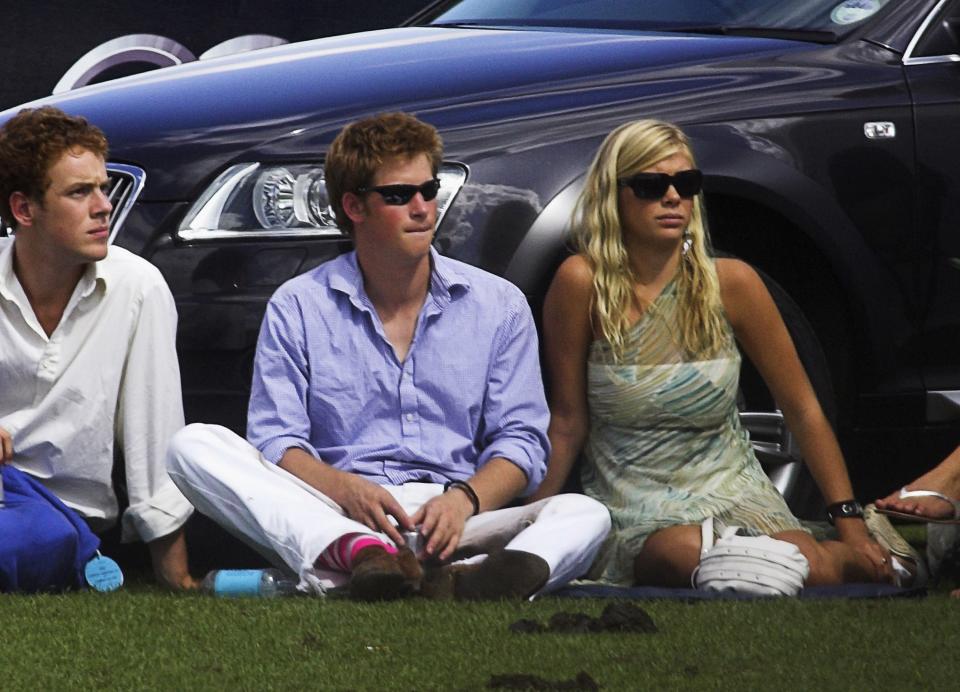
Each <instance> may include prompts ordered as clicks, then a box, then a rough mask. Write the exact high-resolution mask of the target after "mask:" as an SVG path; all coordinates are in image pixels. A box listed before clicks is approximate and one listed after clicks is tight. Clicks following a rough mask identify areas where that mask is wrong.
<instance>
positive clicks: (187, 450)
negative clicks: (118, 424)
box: [167, 424, 610, 593]
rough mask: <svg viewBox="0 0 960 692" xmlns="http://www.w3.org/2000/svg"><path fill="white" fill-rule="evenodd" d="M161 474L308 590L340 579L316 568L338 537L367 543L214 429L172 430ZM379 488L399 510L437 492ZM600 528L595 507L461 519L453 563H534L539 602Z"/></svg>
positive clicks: (332, 511)
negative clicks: (503, 553)
mask: <svg viewBox="0 0 960 692" xmlns="http://www.w3.org/2000/svg"><path fill="white" fill-rule="evenodd" d="M167 466H168V471H169V473H170V476H171V478H173V480H174V482H175V483H176V484H177V486H178V487H179V488H180V490H181V491H182V492H183V493H184V495H186V497H187V498H188V499H189V500H190V501H191V502H193V504H194V506H195V507H197V509H198V510H200V511H201V512H202V513H203V514H206V515H207V516H209V517H210V518H212V519H213V520H214V521H216V522H217V523H219V524H221V525H222V526H223V527H224V528H226V529H227V530H228V531H230V532H231V533H234V534H235V535H237V536H238V537H239V538H240V539H241V540H243V541H245V542H246V543H248V544H249V545H251V546H252V547H253V548H254V549H256V550H257V551H259V552H260V553H261V554H262V555H264V556H265V557H266V558H267V559H268V560H270V561H271V562H273V563H275V564H285V565H287V566H288V567H289V568H290V569H291V570H293V571H294V572H295V573H297V574H299V575H300V578H301V583H302V584H303V585H304V586H309V587H311V588H312V589H313V590H314V591H318V592H322V591H324V590H325V589H328V588H331V587H333V586H340V585H342V584H344V583H346V581H347V580H348V578H349V575H346V574H343V573H337V572H327V571H322V570H318V569H317V568H316V566H315V561H316V558H317V557H318V556H319V555H320V554H321V553H322V552H323V551H324V550H325V549H326V548H327V546H329V545H330V544H331V543H332V542H333V541H335V540H337V539H338V538H340V537H341V536H344V535H346V534H351V533H360V534H371V535H374V532H372V531H371V530H370V529H369V528H367V527H366V526H364V525H363V524H360V523H358V522H356V521H353V520H352V519H350V518H349V517H346V516H344V514H343V512H342V510H341V509H340V507H339V506H338V505H337V504H336V503H335V502H333V501H332V500H331V499H330V498H328V497H326V496H325V495H323V494H322V493H320V492H318V491H317V490H316V489H314V488H311V487H309V486H308V485H306V484H305V483H303V482H301V481H300V480H299V479H297V478H296V477H294V476H292V475H291V474H289V473H287V472H286V471H284V470H283V469H281V468H279V467H277V466H274V465H273V464H269V463H268V462H266V461H264V460H263V459H262V457H261V456H260V454H259V453H258V452H257V450H256V449H254V448H253V447H252V446H251V445H250V444H249V443H248V442H247V441H246V440H244V439H242V438H240V437H239V436H237V435H235V434H234V433H233V432H231V431H229V430H227V429H226V428H223V427H221V426H214V425H202V424H193V425H189V426H187V427H186V428H184V429H183V430H181V431H180V432H179V433H177V435H176V436H175V437H174V439H173V441H172V443H171V446H170V452H169V454H168V459H167ZM387 489H388V490H389V491H390V492H391V493H393V494H394V495H395V496H396V497H397V499H398V500H399V501H400V503H401V505H403V506H404V509H405V510H408V511H413V510H415V509H416V508H417V507H419V506H420V505H421V504H422V503H423V502H425V501H426V500H427V499H429V498H430V497H432V496H434V495H436V494H437V493H440V492H442V491H443V488H442V486H441V485H439V484H430V483H410V484H406V485H404V486H393V487H391V486H387ZM609 526H610V519H609V514H608V513H607V510H606V508H604V507H603V505H601V504H600V503H598V502H596V501H595V500H592V499H590V498H587V497H585V496H581V495H560V496H555V497H551V498H547V499H545V500H542V501H540V502H537V503H534V504H531V505H526V506H522V507H514V508H508V509H503V510H496V511H492V512H484V513H483V514H480V515H478V516H476V517H473V518H471V519H469V520H468V521H467V525H466V527H465V530H464V535H463V538H462V540H461V548H460V550H459V551H458V555H457V557H464V556H467V555H471V554H480V553H492V552H493V551H495V550H499V549H506V550H511V551H522V552H527V553H530V554H533V555H536V556H538V557H539V558H541V559H542V560H543V561H545V562H546V564H547V565H548V567H549V572H550V573H549V577H548V578H547V581H546V583H545V584H544V585H543V587H542V588H541V589H539V593H544V592H547V591H551V590H554V589H557V588H560V587H561V586H563V585H564V584H566V583H567V582H568V581H570V580H571V579H574V578H576V577H578V576H580V575H581V574H583V573H585V572H586V571H587V569H588V568H589V566H590V564H591V563H592V562H593V559H594V557H595V556H596V553H597V551H598V550H599V548H600V545H601V544H602V542H603V539H604V538H605V536H606V534H607V531H608V530H609ZM384 540H386V539H385V537H384Z"/></svg>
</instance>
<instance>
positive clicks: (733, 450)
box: [582, 280, 804, 584]
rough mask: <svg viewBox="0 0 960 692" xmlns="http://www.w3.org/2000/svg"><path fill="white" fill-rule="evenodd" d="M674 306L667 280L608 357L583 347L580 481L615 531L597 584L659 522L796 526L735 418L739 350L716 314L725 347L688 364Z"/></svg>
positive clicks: (620, 570) (624, 571)
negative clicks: (621, 353) (586, 417)
mask: <svg viewBox="0 0 960 692" xmlns="http://www.w3.org/2000/svg"><path fill="white" fill-rule="evenodd" d="M678 309H679V306H678V300H677V285H676V280H674V281H671V282H670V283H669V284H668V285H667V286H666V287H665V288H664V290H663V292H662V293H661V294H660V296H659V297H658V298H657V299H656V301H654V303H653V304H652V305H651V306H650V307H649V308H648V309H647V310H646V311H645V312H644V314H643V316H642V317H641V318H640V319H639V320H638V321H637V323H636V324H635V325H634V326H633V328H632V329H631V331H630V334H629V338H628V341H627V344H626V349H625V357H624V358H623V359H622V361H620V362H617V361H616V360H615V359H614V357H613V353H612V350H611V348H610V346H609V344H608V342H606V341H605V340H596V341H594V342H593V343H592V344H591V346H590V352H589V356H588V363H587V399H588V403H589V408H590V432H589V435H588V438H587V443H586V445H585V448H584V457H585V459H584V462H585V463H584V464H583V470H582V481H583V487H584V491H585V492H586V494H587V495H589V496H591V497H593V498H595V499H597V500H599V501H600V502H603V503H604V504H605V505H606V506H607V507H608V508H609V509H610V514H611V517H612V519H613V528H612V530H611V533H610V538H609V539H608V544H607V546H606V549H605V550H604V553H603V555H602V557H601V563H600V564H598V565H597V566H596V567H597V568H596V569H595V570H594V574H595V575H598V576H599V578H600V579H601V580H602V581H606V582H612V583H616V584H630V583H632V582H633V561H634V558H635V557H636V555H637V554H638V553H639V552H640V550H641V549H642V548H643V544H644V542H645V541H646V539H647V537H648V536H649V535H650V534H651V533H653V532H654V531H657V530H659V529H662V528H665V527H668V526H675V525H680V524H699V523H700V522H702V521H703V520H704V519H705V518H706V517H708V516H713V517H714V518H715V527H716V531H717V532H718V533H719V532H720V531H722V530H723V528H724V527H725V526H729V525H737V526H741V527H743V528H744V529H746V530H747V532H748V533H751V534H755V535H760V534H773V533H777V532H780V531H787V530H804V529H802V527H801V525H800V522H799V521H798V520H797V519H796V517H794V516H793V514H791V512H790V510H789V508H788V507H787V505H786V502H784V500H783V498H782V497H781V495H780V494H779V492H778V491H777V489H776V488H775V487H774V486H773V484H772V483H771V482H770V480H769V479H768V478H767V476H766V474H765V473H764V472H763V469H762V468H761V467H760V463H759V461H757V458H756V456H755V455H754V453H753V449H752V448H751V446H750V439H749V437H748V435H747V432H746V431H745V430H744V429H743V427H742V426H741V424H740V418H739V416H738V414H737V407H736V395H737V382H738V379H739V373H740V354H739V351H738V350H737V347H736V343H735V340H734V337H733V329H732V327H731V326H730V324H729V323H728V322H725V325H726V331H727V338H726V344H725V346H724V347H723V349H722V350H721V351H720V352H719V353H718V354H717V355H716V356H715V357H713V358H711V359H709V360H691V359H690V358H689V357H688V356H687V355H686V353H685V350H684V349H683V348H682V347H681V346H680V343H679V339H678V338H676V336H675V329H676V326H675V325H676V324H677V321H676V313H677V310H678Z"/></svg>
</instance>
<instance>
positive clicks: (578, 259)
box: [553, 255, 593, 291]
mask: <svg viewBox="0 0 960 692" xmlns="http://www.w3.org/2000/svg"><path fill="white" fill-rule="evenodd" d="M553 280H554V282H555V283H557V284H562V285H563V286H564V287H565V288H567V289H568V290H581V291H593V267H591V266H590V262H589V261H588V260H587V258H586V257H584V256H583V255H571V256H570V257H568V258H567V259H565V260H564V261H563V262H562V263H561V264H560V267H559V268H558V269H557V273H556V274H555V275H554V278H553Z"/></svg>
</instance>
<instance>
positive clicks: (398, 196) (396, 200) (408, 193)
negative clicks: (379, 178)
mask: <svg viewBox="0 0 960 692" xmlns="http://www.w3.org/2000/svg"><path fill="white" fill-rule="evenodd" d="M357 192H359V193H361V194H362V193H365V192H379V193H380V196H381V197H383V201H384V203H385V204H389V205H391V206H394V207H399V206H401V205H403V204H406V203H407V202H409V201H410V200H411V199H413V196H414V195H415V194H417V193H418V192H419V193H420V194H421V195H422V196H423V201H424V202H429V201H430V200H431V199H433V198H434V197H436V196H437V193H438V192H440V179H439V178H431V179H430V180H428V181H427V182H425V183H423V184H422V185H402V184H400V185H377V186H374V187H360V188H357Z"/></svg>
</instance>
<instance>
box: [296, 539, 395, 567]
mask: <svg viewBox="0 0 960 692" xmlns="http://www.w3.org/2000/svg"><path fill="white" fill-rule="evenodd" d="M372 545H374V546H379V547H381V548H383V549H384V550H386V551H387V552H388V553H391V554H393V553H396V552H397V549H396V548H395V547H394V546H393V545H391V544H390V543H385V542H384V541H382V540H380V538H378V537H377V536H371V535H370V534H368V533H348V534H345V535H343V536H340V538H338V539H337V540H335V541H334V542H333V543H331V544H330V545H328V546H327V548H326V550H324V551H323V552H322V553H320V557H318V558H317V559H316V561H315V562H314V565H315V566H317V567H319V568H321V569H329V570H333V571H335V572H350V571H351V570H352V569H353V561H354V558H356V557H357V553H359V552H360V551H361V550H363V549H364V548H369V547H370V546H372Z"/></svg>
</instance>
